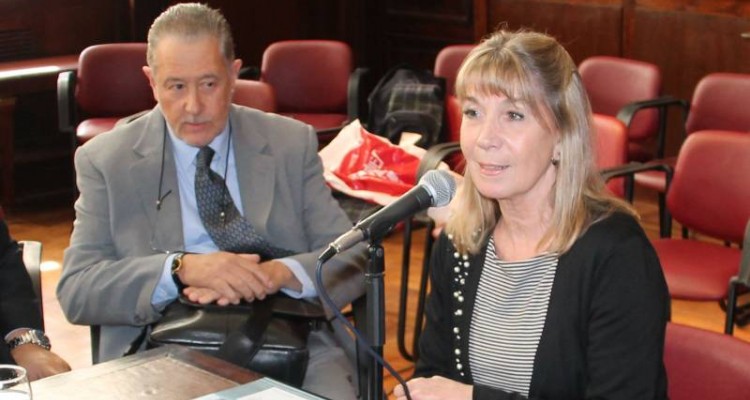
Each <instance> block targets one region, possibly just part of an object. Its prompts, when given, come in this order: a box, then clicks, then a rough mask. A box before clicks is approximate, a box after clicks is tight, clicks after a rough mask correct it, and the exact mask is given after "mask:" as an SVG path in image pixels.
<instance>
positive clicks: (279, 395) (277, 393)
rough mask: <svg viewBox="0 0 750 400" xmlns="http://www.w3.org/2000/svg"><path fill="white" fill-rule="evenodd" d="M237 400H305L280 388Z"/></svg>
mask: <svg viewBox="0 0 750 400" xmlns="http://www.w3.org/2000/svg"><path fill="white" fill-rule="evenodd" d="M237 400H304V399H303V398H302V397H299V396H295V395H293V394H291V393H289V392H287V391H285V390H282V389H279V388H270V389H266V390H264V391H262V392H259V393H255V394H251V395H249V396H242V397H240V398H239V399H237Z"/></svg>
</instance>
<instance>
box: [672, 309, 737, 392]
mask: <svg viewBox="0 0 750 400" xmlns="http://www.w3.org/2000/svg"><path fill="white" fill-rule="evenodd" d="M664 365H665V367H666V370H667V380H668V382H669V383H668V384H669V392H668V393H669V398H670V399H671V400H697V399H722V400H740V399H747V397H748V392H747V386H748V384H749V383H750V343H747V342H744V341H742V340H739V339H737V338H735V337H732V336H729V335H723V334H719V333H716V332H710V331H706V330H703V329H698V328H693V327H689V326H684V325H678V324H674V323H669V324H667V335H666V340H665V345H664Z"/></svg>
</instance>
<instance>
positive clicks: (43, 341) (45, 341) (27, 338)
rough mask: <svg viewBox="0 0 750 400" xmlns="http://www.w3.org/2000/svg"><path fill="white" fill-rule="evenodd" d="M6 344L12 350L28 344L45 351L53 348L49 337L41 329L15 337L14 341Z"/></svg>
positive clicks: (30, 330) (31, 330)
mask: <svg viewBox="0 0 750 400" xmlns="http://www.w3.org/2000/svg"><path fill="white" fill-rule="evenodd" d="M6 343H7V344H8V348H10V349H11V350H13V349H15V348H16V347H18V346H21V345H24V344H28V343H31V344H35V345H37V346H39V347H41V348H43V349H45V350H49V349H50V348H52V346H51V345H50V341H49V338H48V337H47V335H46V334H44V332H43V331H41V330H39V329H29V330H28V331H26V332H24V333H22V334H20V335H18V336H16V337H14V338H13V339H11V340H8V341H7V342H6Z"/></svg>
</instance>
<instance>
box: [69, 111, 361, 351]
mask: <svg viewBox="0 0 750 400" xmlns="http://www.w3.org/2000/svg"><path fill="white" fill-rule="evenodd" d="M229 118H230V119H231V123H232V127H233V139H232V140H233V142H234V152H235V159H236V163H237V164H236V165H237V175H238V180H239V186H240V192H241V198H242V206H243V209H244V210H245V217H246V218H247V219H248V220H249V221H250V223H251V224H252V225H253V226H254V227H255V229H256V230H257V231H258V232H259V233H260V234H262V235H264V236H265V237H266V238H267V239H268V240H269V242H271V243H273V244H275V245H277V246H279V247H284V248H287V249H290V250H293V251H297V252H299V254H298V255H296V256H294V257H293V258H295V259H296V260H297V261H299V262H300V263H301V264H302V265H303V266H304V267H305V269H306V271H307V273H308V274H309V276H310V277H311V278H314V276H315V275H314V270H315V265H316V260H317V257H318V255H319V254H320V253H321V252H322V251H323V249H324V248H325V247H326V246H327V245H328V244H329V243H330V242H331V241H333V240H334V239H335V238H336V237H338V236H339V235H340V234H342V233H343V232H345V231H347V230H348V229H350V228H351V226H352V224H351V222H350V221H349V220H348V218H347V217H346V215H345V213H344V212H343V211H342V210H341V209H340V208H339V206H338V204H337V203H336V200H335V199H333V198H332V197H331V192H330V190H329V188H328V187H327V186H326V184H325V182H324V180H323V175H322V164H321V161H320V158H319V157H318V155H317V139H316V136H315V133H314V131H313V130H312V128H311V127H310V126H307V125H304V124H302V123H299V122H297V121H294V120H292V119H289V118H285V117H281V116H278V115H274V114H266V113H263V112H260V111H257V110H252V109H249V108H245V107H239V106H232V109H231V111H230V114H229ZM164 129H165V123H164V117H163V115H162V114H161V111H160V109H159V108H158V106H157V107H156V108H155V109H154V110H152V111H151V112H150V113H148V114H146V115H144V116H143V117H141V118H138V119H137V120H135V121H133V122H131V123H129V124H126V125H123V126H119V127H116V128H115V129H114V130H112V131H110V132H107V133H104V134H102V135H99V136H98V137H96V138H95V139H92V140H91V141H89V142H87V143H86V144H85V145H84V146H82V147H80V148H79V149H78V151H77V152H76V156H75V167H76V174H77V185H78V188H79V191H80V197H79V198H78V200H77V201H76V204H75V209H76V220H75V222H74V229H73V234H72V237H71V241H70V247H68V248H67V249H66V250H65V255H64V261H63V273H62V276H61V277H60V282H59V284H58V287H57V297H58V299H59V301H60V305H61V306H62V309H63V311H64V312H65V315H66V317H67V318H68V319H69V320H70V321H71V322H73V323H76V324H84V325H101V326H102V330H101V342H100V349H101V350H100V360H102V361H106V360H108V359H112V358H116V357H119V356H121V355H122V354H123V353H124V352H125V351H126V350H127V348H128V347H129V345H130V343H131V342H132V341H133V340H134V339H135V338H136V337H137V335H138V334H139V332H140V331H141V329H142V328H141V327H142V326H144V325H147V324H150V323H152V322H154V321H156V320H158V319H159V318H160V316H161V315H160V313H159V310H156V309H155V308H154V307H153V306H152V305H151V297H152V294H153V292H154V289H155V288H156V286H157V283H158V282H159V278H160V275H161V273H162V269H163V265H164V262H165V260H166V257H167V255H166V254H164V253H162V252H159V251H156V250H155V249H159V250H170V251H174V250H180V249H183V236H182V217H181V213H180V196H179V188H178V184H177V177H176V172H175V165H174V158H173V155H172V149H171V146H170V145H169V140H168V139H167V141H166V143H167V146H166V152H165V155H164V157H165V159H164V171H163V184H162V190H161V194H162V195H164V194H165V193H167V192H169V191H171V193H170V194H169V195H167V196H166V197H165V198H164V200H163V202H162V205H161V209H160V210H159V211H157V209H156V198H157V192H158V187H159V178H160V177H159V175H160V170H161V163H162V148H163V143H164V139H165V137H164ZM365 250H366V249H365V246H364V245H362V246H357V247H355V248H352V249H351V250H350V251H348V252H344V253H342V254H340V255H338V256H337V257H335V258H334V259H332V260H331V261H329V262H327V263H326V265H325V270H324V274H323V276H324V284H325V286H326V288H327V290H328V293H329V294H330V295H331V297H332V298H333V299H334V301H335V302H336V304H337V305H339V306H344V305H346V304H348V303H349V302H351V301H352V300H353V299H355V298H357V297H359V296H360V295H361V294H362V293H363V287H364V286H363V283H362V278H361V276H362V270H363V266H364V263H365V262H366V256H365ZM328 311H329V312H330V310H328Z"/></svg>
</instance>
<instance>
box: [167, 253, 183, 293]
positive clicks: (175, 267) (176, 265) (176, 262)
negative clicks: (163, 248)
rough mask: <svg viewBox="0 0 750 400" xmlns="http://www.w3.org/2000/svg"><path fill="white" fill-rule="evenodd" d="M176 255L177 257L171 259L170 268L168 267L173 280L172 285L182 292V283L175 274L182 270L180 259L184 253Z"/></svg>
mask: <svg viewBox="0 0 750 400" xmlns="http://www.w3.org/2000/svg"><path fill="white" fill-rule="evenodd" d="M176 254H177V255H176V256H174V258H173V259H172V266H171V267H170V270H171V271H172V279H173V280H174V283H175V284H176V285H177V288H179V289H180V290H182V288H183V287H185V285H184V284H183V283H182V281H181V280H180V277H179V276H178V275H177V273H178V272H180V270H181V269H182V257H184V256H185V253H176Z"/></svg>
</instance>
